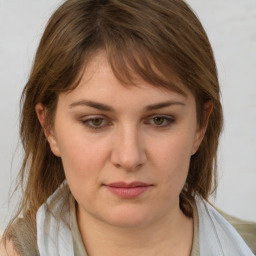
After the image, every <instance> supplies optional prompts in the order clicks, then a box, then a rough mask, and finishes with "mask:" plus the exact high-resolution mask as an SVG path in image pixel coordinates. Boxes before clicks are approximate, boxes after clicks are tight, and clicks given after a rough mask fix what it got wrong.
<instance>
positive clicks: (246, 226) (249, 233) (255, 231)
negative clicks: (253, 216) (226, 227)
mask: <svg viewBox="0 0 256 256" xmlns="http://www.w3.org/2000/svg"><path fill="white" fill-rule="evenodd" d="M217 211H218V212H219V213H220V214H221V215H222V216H223V217H224V218H225V219H226V220H227V221H228V222H229V223H230V224H231V225H232V226H233V227H234V228H235V229H236V231H237V232H238V233H239V234H240V236H241V237H242V238H243V239H244V241H245V242H246V244H247V245H248V246H249V247H250V249H251V250H252V251H253V253H256V223H255V222H252V221H246V220H242V219H239V218H236V217H234V216H231V215H229V214H227V213H225V212H223V211H221V210H219V209H217Z"/></svg>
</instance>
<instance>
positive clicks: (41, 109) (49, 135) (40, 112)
mask: <svg viewBox="0 0 256 256" xmlns="http://www.w3.org/2000/svg"><path fill="white" fill-rule="evenodd" d="M35 110H36V114H37V118H38V120H39V122H40V124H41V126H42V128H43V131H44V135H45V137H46V139H47V141H48V143H49V145H50V148H51V150H52V153H53V154H54V155H56V156H60V150H59V146H58V143H57V140H56V137H55V136H54V131H53V129H52V128H51V127H49V126H48V125H47V124H46V115H47V109H46V107H45V106H44V105H43V104H42V103H38V104H36V107H35Z"/></svg>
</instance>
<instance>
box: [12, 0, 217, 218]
mask: <svg viewBox="0 0 256 256" xmlns="http://www.w3.org/2000/svg"><path fill="white" fill-rule="evenodd" d="M98 50H104V51H105V52H106V56H107V59H108V61H109V63H110V65H111V67H112V69H113V72H114V74H115V75H116V77H117V78H118V79H119V80H120V81H122V82H123V83H124V84H133V83H134V79H133V78H134V74H135V75H137V76H139V77H141V78H142V79H144V80H145V81H147V82H149V83H151V84H153V85H155V86H163V87H166V88H169V89H175V90H178V91H180V92H181V90H180V88H179V87H176V86H175V85H173V83H172V80H173V74H175V76H176V77H177V78H178V79H179V80H180V81H181V82H182V83H183V84H184V85H185V86H186V87H187V88H188V89H189V90H190V91H191V92H192V93H193V95H194V96H195V99H196V106H197V117H198V122H199V124H200V125H203V123H204V118H203V117H204V105H205V103H206V102H209V101H211V102H212V103H213V109H212V113H211V116H210V118H209V123H208V128H207V131H206V134H205V137H204V139H203V141H202V143H201V145H200V148H199V149H198V151H197V153H196V154H195V155H193V156H192V157H191V163H190V169H189V174H188V177H187V181H186V186H185V187H184V189H183V191H182V193H181V196H180V198H181V201H180V202H181V203H180V205H181V209H182V210H183V211H184V213H185V214H186V215H190V214H191V212H190V211H189V208H188V207H187V201H188V199H189V198H191V197H193V196H194V195H195V194H197V195H199V196H201V197H203V198H205V199H207V198H208V196H209V194H210V193H211V192H212V191H213V190H214V189H215V187H216V162H217V147H218V139H219V135H220V131H221V128H222V107H221V103H220V91H219V82H218V77H217V71H216V66H215V61H214V56H213V52H212V49H211V46H210V43H209V40H208V38H207V35H206V33H205V31H204V29H203V27H202V25H201V23H200V21H199V20H198V18H197V17H196V15H195V14H194V13H193V11H192V10H191V9H190V8H189V6H188V5H187V4H186V3H185V2H184V1H182V0H139V1H138V0H68V1H66V2H65V3H64V4H63V5H61V6H60V7H59V8H58V9H57V11H56V12H55V13H54V14H53V16H52V17H51V18H50V20H49V23H48V25H47V27H46V29H45V32H44V34H43V37H42V39H41V42H40V45H39V48H38V50H37V53H36V57H35V61H34V64H33V68H32V72H31V75H30V78H29V81H28V82H27V84H26V86H25V88H24V91H23V94H22V101H21V102H22V104H23V106H22V112H21V124H20V136H21V140H22V144H23V147H24V152H25V156H24V160H23V164H22V167H21V170H20V185H21V187H22V188H24V189H23V195H22V200H21V204H20V208H19V210H18V212H17V215H16V217H15V218H17V216H18V214H20V213H23V215H24V216H27V215H30V216H33V217H34V219H35V216H36V212H37V210H38V208H39V207H40V206H41V205H42V204H43V203H44V202H45V201H46V200H47V198H48V197H49V196H50V195H51V194H52V193H53V192H54V191H55V190H56V188H57V187H58V186H59V185H60V184H61V183H62V182H63V180H64V179H65V176H64V171H63V166H62V162H61V159H60V158H58V157H56V156H54V155H53V154H52V152H51V150H50V147H49V145H48V142H47V140H46V139H45V136H44V133H43V130H42V127H41V125H40V123H39V121H38V119H37V115H36V112H35V106H36V104H37V103H40V102H41V103H43V105H44V106H45V107H46V109H47V120H48V125H51V124H52V123H51V122H52V121H53V120H54V113H55V109H56V106H57V102H58V95H59V93H61V92H65V91H68V90H72V89H74V88H75V87H76V86H77V84H78V82H79V78H80V76H81V73H82V70H83V68H84V67H85V66H86V63H88V62H89V61H90V58H91V57H93V55H94V54H95V53H96V52H97V51H98Z"/></svg>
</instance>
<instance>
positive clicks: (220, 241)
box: [36, 183, 254, 256]
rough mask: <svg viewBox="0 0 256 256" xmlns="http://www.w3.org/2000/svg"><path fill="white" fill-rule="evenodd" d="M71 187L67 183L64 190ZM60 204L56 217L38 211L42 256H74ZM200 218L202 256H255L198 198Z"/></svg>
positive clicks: (44, 207)
mask: <svg viewBox="0 0 256 256" xmlns="http://www.w3.org/2000/svg"><path fill="white" fill-rule="evenodd" d="M63 186H67V185H66V183H64V184H63V185H62V186H61V187H62V188H63ZM62 191H63V190H61V188H59V189H57V190H56V191H55V192H54V194H53V195H52V196H50V197H49V199H48V200H47V202H48V203H50V202H51V201H52V200H54V199H56V197H57V198H58V197H60V195H61V193H62ZM60 198H61V199H60V200H58V201H57V204H56V205H55V207H54V209H53V214H54V215H55V216H56V217H54V216H53V215H52V213H51V212H50V211H49V210H48V208H47V205H46V204H43V205H42V206H41V207H40V208H39V210H38V212H37V219H36V222H37V244H38V250H39V253H40V256H74V249H73V241H72V233H71V230H70V229H69V228H68V226H67V225H66V224H64V223H63V222H62V221H60V214H61V212H62V211H63V210H64V211H66V215H65V219H66V221H67V223H70V214H69V212H68V208H65V202H66V198H62V197H60ZM195 201H196V206H197V210H198V217H199V247H200V256H254V254H253V253H252V252H251V250H250V249H249V248H248V246H247V245H246V244H245V242H244V241H243V239H242V238H241V237H240V235H239V234H238V233H237V232H236V230H235V229H234V228H233V226H232V225H231V224H229V223H228V222H227V221H226V220H225V219H224V218H223V217H222V216H221V215H220V214H219V213H218V212H217V211H216V210H215V209H214V208H213V207H212V206H211V205H210V204H208V203H207V202H206V201H204V200H201V199H200V198H199V197H196V200H195Z"/></svg>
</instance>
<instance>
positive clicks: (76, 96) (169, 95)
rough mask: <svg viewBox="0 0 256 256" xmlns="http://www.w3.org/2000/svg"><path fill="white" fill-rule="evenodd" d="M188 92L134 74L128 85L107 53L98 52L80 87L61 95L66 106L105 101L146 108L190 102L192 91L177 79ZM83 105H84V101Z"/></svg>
mask: <svg viewBox="0 0 256 256" xmlns="http://www.w3.org/2000/svg"><path fill="white" fill-rule="evenodd" d="M173 83H175V86H180V87H181V88H182V90H183V91H184V93H179V92H177V91H175V90H172V89H167V88H165V87H162V86H155V85H152V84H150V83H148V82H147V81H145V80H143V79H142V78H140V77H138V76H137V75H134V80H133V84H124V83H122V82H121V81H120V80H119V79H117V78H116V76H115V74H114V73H113V70H112V68H111V66H110V65H109V63H108V60H107V59H106V57H105V55H104V54H98V55H96V56H95V57H94V58H92V59H91V61H90V62H88V64H87V65H86V66H85V68H84V71H83V73H82V75H81V80H80V83H79V84H78V86H77V87H76V88H75V89H74V90H72V91H70V92H68V93H65V94H62V95H60V96H61V97H60V98H61V101H62V102H63V104H65V105H67V104H68V105H69V106H74V105H77V104H76V103H79V102H82V101H94V102H98V103H105V104H107V105H109V106H110V105H111V106H113V108H123V109H125V108H130V109H133V107H134V106H135V105H136V107H138V108H143V107H145V106H147V105H150V104H158V103H161V102H162V103H163V102H169V101H172V102H179V101H180V102H186V101H187V99H188V98H193V96H192V94H191V93H190V92H189V90H188V89H187V88H186V87H185V86H183V85H182V84H179V82H177V80H176V78H174V79H173ZM81 105H82V104H81Z"/></svg>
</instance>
